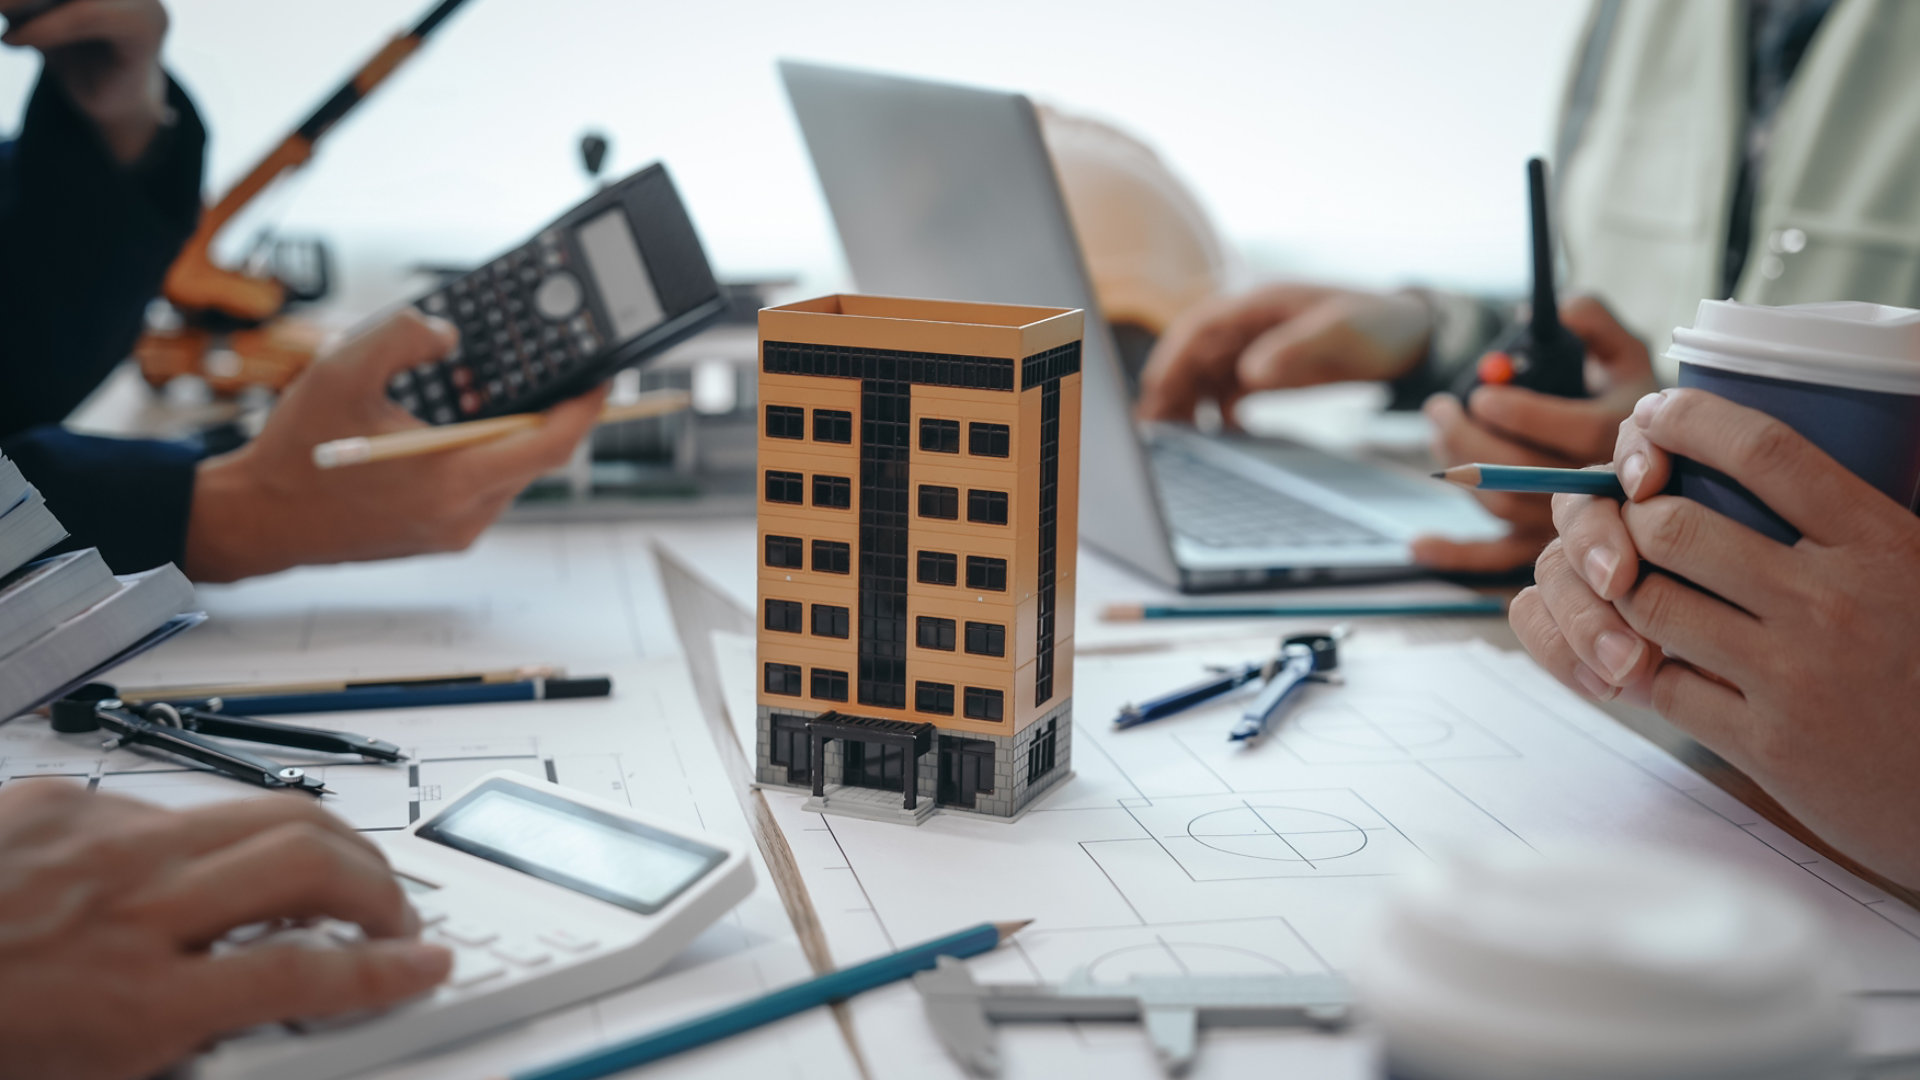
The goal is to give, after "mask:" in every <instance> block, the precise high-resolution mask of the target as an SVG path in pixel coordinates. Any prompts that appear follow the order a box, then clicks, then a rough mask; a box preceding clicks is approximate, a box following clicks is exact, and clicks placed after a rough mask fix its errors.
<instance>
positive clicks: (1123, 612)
mask: <svg viewBox="0 0 1920 1080" xmlns="http://www.w3.org/2000/svg"><path fill="white" fill-rule="evenodd" d="M1506 610H1507V609H1506V605H1505V604H1503V603H1501V602H1500V598H1499V597H1497V596H1476V597H1474V598H1473V599H1471V600H1438V601H1432V602H1418V601H1416V602H1412V603H1408V602H1405V601H1398V602H1392V603H1384V604H1369V603H1366V602H1365V601H1346V602H1341V603H1318V604H1313V603H1301V604H1241V605H1232V604H1205V603H1201V604H1109V605H1107V606H1106V607H1104V608H1102V609H1100V618H1102V619H1104V620H1105V621H1107V622H1139V621H1141V620H1143V619H1339V618H1347V617H1349V616H1360V615H1499V614H1501V613H1503V612H1505V611H1506Z"/></svg>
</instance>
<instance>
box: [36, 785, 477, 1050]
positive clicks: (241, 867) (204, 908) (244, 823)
mask: <svg viewBox="0 0 1920 1080" xmlns="http://www.w3.org/2000/svg"><path fill="white" fill-rule="evenodd" d="M317 917H330V918H337V919H342V920H346V921H350V922H354V923H358V924H359V925H360V926H361V927H362V928H363V929H364V930H365V931H366V933H367V937H368V940H367V941H366V942H364V943H362V944H358V945H352V946H345V947H342V948H338V949H325V950H322V949H305V948H300V947H297V946H273V945H267V946H261V947H259V948H254V949H247V950H241V951H234V952H230V953H227V954H225V955H221V956H217V957H216V956H214V955H213V954H212V953H211V952H210V951H209V945H210V944H211V943H213V942H214V941H217V940H219V939H220V938H221V937H223V936H224V935H226V934H227V933H228V932H229V931H231V930H233V929H235V928H237V927H241V926H248V925H252V924H254V923H260V922H268V921H272V920H277V919H308V918H317ZM418 932H419V918H418V917H417V916H416V915H415V914H414V913H413V909H412V908H411V907H409V906H408V905H407V902H406V899H405V897H404V896H403V895H402V893H401V891H400V887H399V885H398V883H397V882H395V880H394V877H393V874H392V872H391V871H390V870H389V869H388V868H387V863H386V860H385V859H384V858H383V857H381V855H380V852H379V850H378V849H376V848H375V847H374V846H373V845H371V844H369V843H367V842H366V840H364V839H362V838H361V837H360V836H359V835H358V834H356V833H354V831H353V830H351V829H349V828H347V826H345V825H344V824H342V823H341V822H340V821H339V819H337V818H335V817H333V816H332V815H330V814H327V813H325V812H324V811H322V810H321V809H320V808H319V807H318V806H316V805H315V804H314V802H313V801H312V800H311V799H308V798H306V797H304V796H288V795H276V796H268V797H265V798H255V799H247V800H243V801H239V802H229V803H222V804H219V805H216V806H207V807H201V808H199V809H195V810H186V811H177V810H166V809H162V808H161V807H157V806H150V805H147V804H145V803H140V802H135V801H134V800H132V799H123V798H119V797H117V796H113V795H104V794H98V793H93V792H88V791H87V790H86V789H84V788H82V787H80V786H78V785H75V784H70V783H67V782H65V781H60V780H19V781H11V782H9V783H7V785H6V786H5V788H4V789H0V1046H4V1047H6V1053H5V1054H0V1080H29V1078H31V1080H43V1078H45V1077H56V1076H57V1077H60V1078H61V1080H135V1078H137V1077H143V1076H152V1075H154V1074H155V1073H158V1072H159V1071H161V1070H162V1069H165V1068H167V1067H168V1066H170V1065H173V1064H174V1063H176V1062H178V1061H180V1060H182V1059H184V1058H186V1057H187V1056H188V1055H190V1054H192V1053H194V1052H195V1051H196V1050H198V1049H199V1048H201V1047H202V1046H204V1045H205V1044H207V1043H208V1042H209V1041H211V1040H213V1039H215V1038H217V1037H219V1036H221V1035H223V1034H226V1033H229V1032H235V1031H240V1030H244V1029H246V1028H249V1027H253V1026H255V1025H258V1024H264V1023H272V1022H275V1021H280V1020H290V1019H299V1018H303V1017H318V1016H329V1015H334V1014H338V1013H346V1012H353V1011H357V1010H360V1009H370V1008H378V1007H382V1006H386V1005H391V1004H393V1003H395V1002H399V1001H403V1000H405V999H407V998H410V997H413V996H414V995H416V994H419V993H422V992H424V991H426V990H428V989H429V988H431V987H433V986H435V985H436V984H438V983H439V982H441V980H443V979H445V978H446V976H447V972H448V970H449V969H450V967H451V965H452V957H451V955H450V954H448V952H447V951H446V950H445V949H442V948H440V947H439V946H435V945H425V944H421V943H420V942H418V941H413V940H406V939H409V938H411V937H413V936H414V935H415V934H417V933H418Z"/></svg>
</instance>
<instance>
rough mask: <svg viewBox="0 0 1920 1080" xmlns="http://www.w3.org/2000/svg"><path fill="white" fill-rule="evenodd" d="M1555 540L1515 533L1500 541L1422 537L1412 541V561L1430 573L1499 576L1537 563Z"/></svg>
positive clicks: (1521, 532)
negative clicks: (1544, 549) (1543, 551)
mask: <svg viewBox="0 0 1920 1080" xmlns="http://www.w3.org/2000/svg"><path fill="white" fill-rule="evenodd" d="M1551 539H1552V537H1551V536H1550V535H1548V534H1545V533H1539V532H1526V531H1516V532H1512V533H1508V534H1507V535H1506V536H1503V537H1501V538H1500V539H1498V540H1472V541H1461V540H1449V539H1447V538H1446V537H1444V536H1421V537H1416V538H1415V539H1414V541H1413V545H1412V548H1411V554H1412V557H1413V561H1414V562H1416V563H1418V564H1419V565H1421V566H1424V567H1427V568H1428V569H1431V570H1440V571H1444V572H1446V573H1454V574H1499V573H1504V572H1506V571H1508V570H1515V569H1518V568H1520V567H1522V566H1525V565H1527V564H1528V563H1530V562H1532V561H1533V560H1534V557H1535V556H1537V555H1539V554H1540V549H1541V548H1543V547H1545V546H1546V544H1547V541H1549V540H1551Z"/></svg>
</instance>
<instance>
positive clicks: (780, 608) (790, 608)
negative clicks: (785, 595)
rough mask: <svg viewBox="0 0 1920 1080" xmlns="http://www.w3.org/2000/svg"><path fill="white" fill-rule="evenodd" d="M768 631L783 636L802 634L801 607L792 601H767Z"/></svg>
mask: <svg viewBox="0 0 1920 1080" xmlns="http://www.w3.org/2000/svg"><path fill="white" fill-rule="evenodd" d="M767 629H769V630H778V631H780V632H781V633H783V634H797V633H799V632H800V605H799V604H797V603H795V602H794V601H792V600H769V601H767Z"/></svg>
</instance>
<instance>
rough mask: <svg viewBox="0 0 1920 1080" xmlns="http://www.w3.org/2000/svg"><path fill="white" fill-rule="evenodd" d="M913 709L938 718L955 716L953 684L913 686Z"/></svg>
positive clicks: (917, 684)
mask: <svg viewBox="0 0 1920 1080" xmlns="http://www.w3.org/2000/svg"><path fill="white" fill-rule="evenodd" d="M913 707H914V709H915V710H917V711H919V712H923V713H933V714H934V715H936V716H952V715H953V684H952V683H939V682H922V683H914V684H913Z"/></svg>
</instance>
